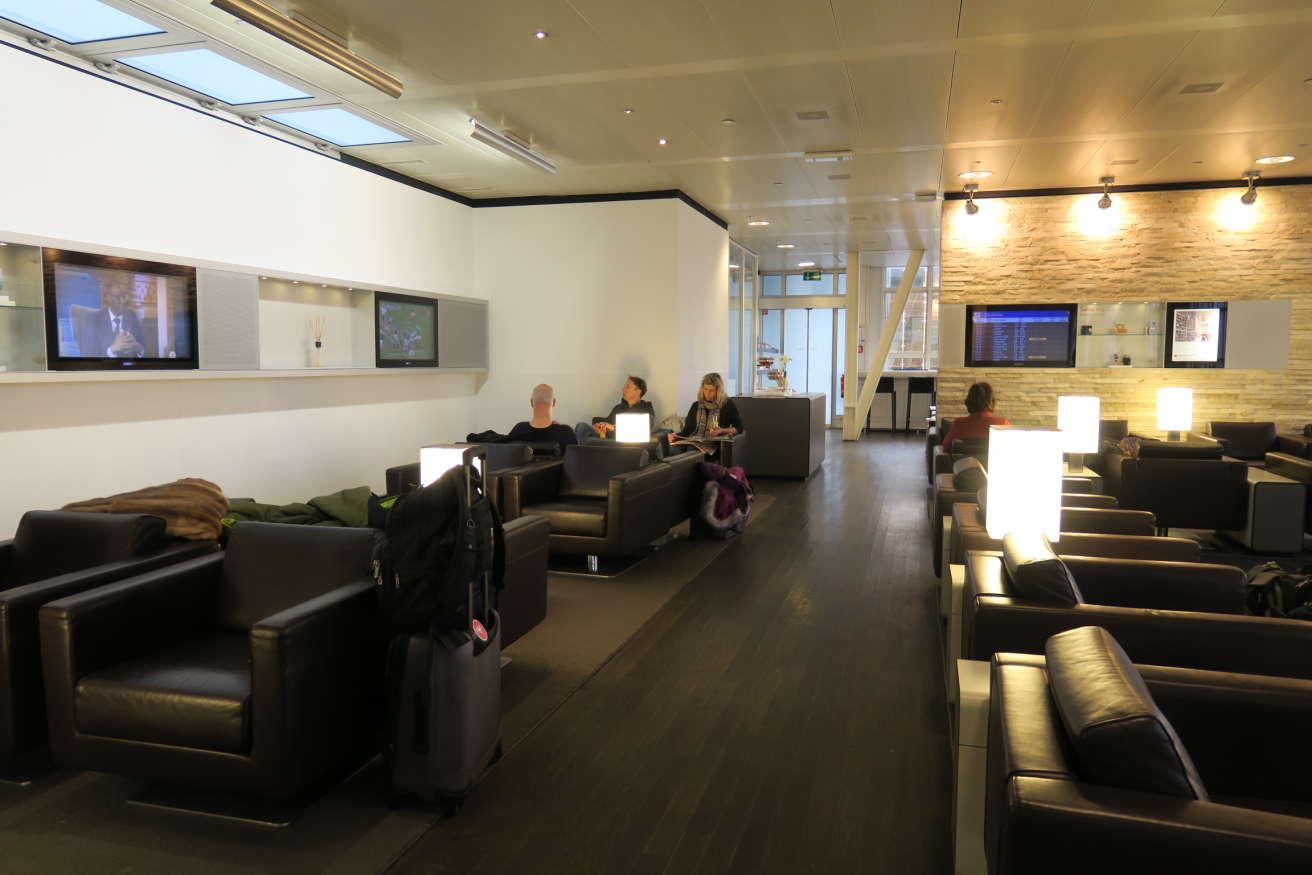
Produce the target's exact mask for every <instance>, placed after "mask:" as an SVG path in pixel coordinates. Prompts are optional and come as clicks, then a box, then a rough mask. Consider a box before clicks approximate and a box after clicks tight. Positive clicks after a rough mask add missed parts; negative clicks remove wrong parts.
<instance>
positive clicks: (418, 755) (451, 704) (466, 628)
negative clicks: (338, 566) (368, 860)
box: [387, 447, 501, 810]
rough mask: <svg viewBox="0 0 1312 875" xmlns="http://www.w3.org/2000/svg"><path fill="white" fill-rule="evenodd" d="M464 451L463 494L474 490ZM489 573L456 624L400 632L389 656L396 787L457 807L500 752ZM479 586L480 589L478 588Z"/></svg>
mask: <svg viewBox="0 0 1312 875" xmlns="http://www.w3.org/2000/svg"><path fill="white" fill-rule="evenodd" d="M483 452H484V451H483V450H482V448H476V447H471V448H469V450H468V451H467V453H466V459H465V466H464V468H465V470H464V477H465V485H466V490H465V494H466V496H467V497H468V499H469V500H470V501H471V502H472V501H473V500H474V499H475V498H476V497H478V496H479V492H478V483H477V478H476V475H475V476H474V478H473V479H472V480H471V470H470V468H471V461H472V458H471V457H474V456H479V455H482V453H483ZM489 577H490V573H489V572H487V571H484V573H483V574H480V575H479V576H478V577H476V578H474V579H471V580H470V581H469V584H468V597H467V601H466V608H465V611H464V614H463V617H462V622H461V626H460V627H457V628H443V627H435V628H430V629H429V630H428V631H425V632H416V633H407V634H401V635H398V636H397V637H396V638H395V639H393V641H392V646H391V651H390V653H389V657H388V667H387V681H388V721H389V725H388V735H387V760H388V765H389V766H390V768H391V773H392V787H393V790H394V791H395V792H397V793H399V794H413V795H414V796H416V797H418V798H419V799H421V800H424V801H426V802H432V801H439V802H446V803H447V804H449V805H451V807H452V808H453V809H454V810H459V808H460V805H461V804H462V802H463V801H464V798H465V796H466V795H467V794H468V793H469V790H470V788H471V787H473V785H474V782H475V781H477V780H478V778H479V777H480V776H481V775H482V774H483V772H484V770H486V769H487V768H488V766H490V765H492V764H493V763H495V762H496V761H497V760H498V759H499V758H500V754H501V738H500V730H501V623H500V619H499V618H498V617H497V613H496V611H495V610H492V609H491V607H490V593H489V592H488V584H489ZM476 590H477V593H476Z"/></svg>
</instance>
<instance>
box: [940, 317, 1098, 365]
mask: <svg viewBox="0 0 1312 875" xmlns="http://www.w3.org/2000/svg"><path fill="white" fill-rule="evenodd" d="M1075 310H1076V305H1075V304H968V305H967V306H966V366H967V367H971V368H1073V367H1075Z"/></svg>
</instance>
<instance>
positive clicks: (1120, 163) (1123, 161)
mask: <svg viewBox="0 0 1312 875" xmlns="http://www.w3.org/2000/svg"><path fill="white" fill-rule="evenodd" d="M1138 163H1139V159H1138V158H1117V159H1116V160H1115V161H1113V162H1111V166H1112V167H1128V166H1129V165H1131V164H1138Z"/></svg>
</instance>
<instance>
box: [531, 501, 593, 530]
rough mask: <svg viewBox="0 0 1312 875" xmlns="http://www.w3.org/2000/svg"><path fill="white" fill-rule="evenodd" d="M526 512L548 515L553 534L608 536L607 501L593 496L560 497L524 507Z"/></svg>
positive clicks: (542, 515) (535, 514)
mask: <svg viewBox="0 0 1312 875" xmlns="http://www.w3.org/2000/svg"><path fill="white" fill-rule="evenodd" d="M522 511H523V512H524V513H525V514H533V515H534V516H541V517H546V518H547V522H549V523H551V534H553V535H579V536H581V537H585V538H604V537H606V502H604V501H598V500H596V499H593V498H558V499H556V500H555V501H544V502H542V503H541V504H530V505H528V506H527V507H525V508H522Z"/></svg>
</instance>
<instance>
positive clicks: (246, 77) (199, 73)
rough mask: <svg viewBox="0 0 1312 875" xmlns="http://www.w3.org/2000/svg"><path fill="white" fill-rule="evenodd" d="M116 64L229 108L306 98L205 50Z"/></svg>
mask: <svg viewBox="0 0 1312 875" xmlns="http://www.w3.org/2000/svg"><path fill="white" fill-rule="evenodd" d="M118 62H119V63H120V64H124V65H126V66H128V67H132V68H133V69H135V70H140V71H141V72H143V73H149V74H150V75H152V76H157V77H159V78H160V79H163V80H164V81H165V82H172V83H173V84H174V85H181V86H182V87H183V88H187V89H190V90H192V91H195V92H196V93H197V94H203V95H205V96H206V97H212V98H214V99H215V100H222V101H223V102H224V103H226V104H228V105H229V106H241V105H242V104H247V103H273V102H275V101H279V100H307V99H309V97H310V95H308V94H306V93H305V92H304V91H298V90H297V89H295V88H293V87H292V86H290V85H288V84H286V83H285V82H281V81H279V80H277V79H275V78H273V77H272V76H266V75H265V74H263V73H261V72H259V71H258V70H253V69H251V68H250V67H247V66H246V65H244V64H239V63H237V62H236V61H234V60H231V59H230V58H225V57H224V56H223V55H220V54H219V53H218V52H213V51H210V50H209V49H189V50H187V51H183V52H164V53H161V54H157V55H137V56H135V57H131V58H119V59H118Z"/></svg>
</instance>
